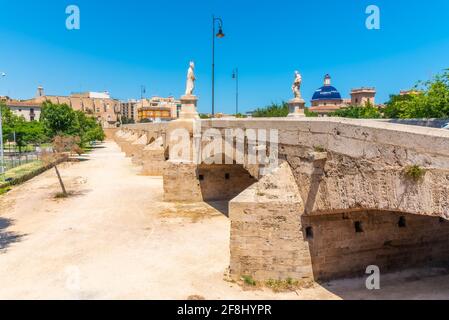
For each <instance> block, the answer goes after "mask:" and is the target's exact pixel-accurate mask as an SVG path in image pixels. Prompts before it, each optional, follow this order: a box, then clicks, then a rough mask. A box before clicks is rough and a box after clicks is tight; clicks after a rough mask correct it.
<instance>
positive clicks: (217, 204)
mask: <svg viewBox="0 0 449 320" xmlns="http://www.w3.org/2000/svg"><path fill="white" fill-rule="evenodd" d="M206 203H207V204H208V205H210V206H211V207H212V208H214V209H215V210H217V211H219V212H221V213H222V214H223V215H225V216H226V217H228V218H229V201H224V200H222V201H206Z"/></svg>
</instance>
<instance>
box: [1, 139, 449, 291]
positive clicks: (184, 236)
mask: <svg viewBox="0 0 449 320" xmlns="http://www.w3.org/2000/svg"><path fill="white" fill-rule="evenodd" d="M60 171H61V173H62V176H63V179H64V181H65V182H66V185H67V188H68V189H69V190H70V191H71V192H73V196H71V197H70V198H68V199H55V195H56V194H57V193H58V192H59V189H58V188H59V186H58V181H57V179H56V175H55V173H54V171H53V170H50V171H48V172H46V173H44V174H42V175H40V176H39V177H36V178H34V179H33V180H31V181H29V182H27V183H25V184H23V185H21V186H19V187H15V188H14V189H13V190H12V191H10V192H9V193H7V194H6V195H3V196H0V284H1V285H0V299H187V298H189V297H191V296H198V297H204V298H206V299H381V298H386V299H394V298H404V299H406V298H411V299H447V298H449V276H448V275H447V273H446V274H445V273H442V272H441V271H440V270H413V271H408V272H403V273H399V274H392V275H385V276H383V277H382V278H381V280H382V282H381V285H382V289H381V290H379V291H368V290H366V289H365V287H364V282H365V280H364V279H351V280H341V281H334V282H331V283H328V284H321V285H318V284H317V285H315V286H313V287H312V288H307V289H302V290H297V291H295V292H286V293H274V292H272V291H271V290H268V289H263V290H248V289H244V288H242V287H240V286H239V285H238V284H235V283H232V282H228V281H226V269H227V266H228V263H229V220H228V219H227V218H226V216H225V215H224V214H223V213H222V212H220V211H218V210H217V209H215V208H214V207H217V206H215V205H213V206H210V205H208V204H193V205H182V204H168V203H164V202H163V201H162V179H161V178H152V177H144V176H140V175H139V174H138V168H136V167H133V166H132V165H131V161H130V159H127V158H125V156H124V154H122V153H121V152H120V150H119V148H118V147H117V145H116V144H115V143H113V142H106V143H105V144H104V145H103V146H101V147H100V148H98V149H96V150H95V151H94V152H93V153H91V154H89V155H88V156H86V157H85V161H81V162H78V163H67V164H63V165H61V167H60ZM218 207H219V206H218Z"/></svg>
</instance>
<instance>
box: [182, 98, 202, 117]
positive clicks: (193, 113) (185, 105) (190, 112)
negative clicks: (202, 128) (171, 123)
mask: <svg viewBox="0 0 449 320" xmlns="http://www.w3.org/2000/svg"><path fill="white" fill-rule="evenodd" d="M197 102H198V98H197V97H196V96H192V95H186V96H183V97H181V112H180V114H179V118H180V119H199V118H200V116H199V114H198V111H197V110H196V105H197Z"/></svg>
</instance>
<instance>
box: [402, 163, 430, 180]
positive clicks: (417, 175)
mask: <svg viewBox="0 0 449 320" xmlns="http://www.w3.org/2000/svg"><path fill="white" fill-rule="evenodd" d="M403 173H404V175H405V176H406V177H407V178H410V179H412V180H414V181H419V180H421V179H422V178H423V177H424V176H425V175H426V170H425V169H423V168H421V167H420V166H417V165H414V166H408V167H406V168H405V169H404V171H403Z"/></svg>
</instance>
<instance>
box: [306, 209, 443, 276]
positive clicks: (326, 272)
mask: <svg viewBox="0 0 449 320" xmlns="http://www.w3.org/2000/svg"><path fill="white" fill-rule="evenodd" d="M356 223H357V224H359V225H358V227H360V229H359V230H356ZM301 224H302V228H303V230H306V228H311V229H309V238H308V239H306V241H307V242H308V247H309V249H310V256H311V263H312V264H311V265H312V268H313V274H314V278H315V279H316V280H328V279H333V278H339V277H352V276H363V275H364V274H365V271H366V268H367V267H368V266H370V265H376V266H378V267H379V268H380V270H381V272H387V271H394V270H398V269H403V268H409V267H418V266H447V262H449V221H446V220H442V219H440V218H437V217H435V218H434V217H426V216H419V215H410V214H401V213H395V212H378V211H368V212H352V213H342V214H333V215H319V216H302V218H301ZM304 232H305V231H304Z"/></svg>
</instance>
